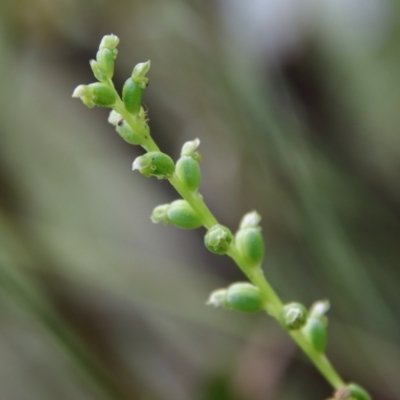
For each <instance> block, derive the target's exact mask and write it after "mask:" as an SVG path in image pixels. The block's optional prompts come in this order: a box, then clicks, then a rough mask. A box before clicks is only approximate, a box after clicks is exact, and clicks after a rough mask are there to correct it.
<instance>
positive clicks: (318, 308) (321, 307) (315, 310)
mask: <svg viewBox="0 0 400 400" xmlns="http://www.w3.org/2000/svg"><path fill="white" fill-rule="evenodd" d="M330 307H331V305H330V303H329V300H320V301H316V302H315V303H314V304H313V305H312V306H311V309H310V316H312V317H313V318H321V317H323V316H324V315H325V314H326V313H327V312H328V311H329V308H330Z"/></svg>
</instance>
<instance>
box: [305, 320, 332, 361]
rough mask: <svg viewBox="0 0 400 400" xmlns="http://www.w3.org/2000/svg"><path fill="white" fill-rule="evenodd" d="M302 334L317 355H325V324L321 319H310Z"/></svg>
mask: <svg viewBox="0 0 400 400" xmlns="http://www.w3.org/2000/svg"><path fill="white" fill-rule="evenodd" d="M303 332H304V334H305V335H306V337H307V338H308V340H309V341H310V343H311V344H312V345H313V347H314V349H315V350H316V351H317V352H318V353H325V349H326V343H327V330H326V322H325V321H324V320H323V319H321V318H314V317H310V318H308V320H307V323H306V325H305V326H304V327H303Z"/></svg>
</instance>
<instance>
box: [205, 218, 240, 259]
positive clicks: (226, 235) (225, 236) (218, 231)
mask: <svg viewBox="0 0 400 400" xmlns="http://www.w3.org/2000/svg"><path fill="white" fill-rule="evenodd" d="M232 242H233V235H232V232H231V231H230V230H229V229H228V228H227V227H226V226H223V225H219V224H217V225H214V226H213V227H212V228H210V229H209V230H208V231H207V233H206V235H205V237H204V244H205V245H206V247H207V249H208V250H210V251H211V253H215V254H220V255H223V254H226V253H227V252H228V250H229V247H230V245H231V244H232Z"/></svg>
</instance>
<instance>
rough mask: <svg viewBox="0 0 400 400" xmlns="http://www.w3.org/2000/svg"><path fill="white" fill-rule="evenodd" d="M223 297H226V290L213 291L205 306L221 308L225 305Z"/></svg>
mask: <svg viewBox="0 0 400 400" xmlns="http://www.w3.org/2000/svg"><path fill="white" fill-rule="evenodd" d="M225 297H226V289H217V290H214V291H213V292H212V293H211V294H210V296H209V298H208V300H207V301H206V305H207V306H212V307H215V308H218V307H223V306H224V303H225Z"/></svg>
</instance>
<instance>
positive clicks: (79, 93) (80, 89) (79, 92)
mask: <svg viewBox="0 0 400 400" xmlns="http://www.w3.org/2000/svg"><path fill="white" fill-rule="evenodd" d="M88 91H89V90H88V87H87V85H79V86H77V87H76V88H75V90H74V91H73V93H72V97H76V98H80V97H83V96H86V95H87V94H88Z"/></svg>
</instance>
